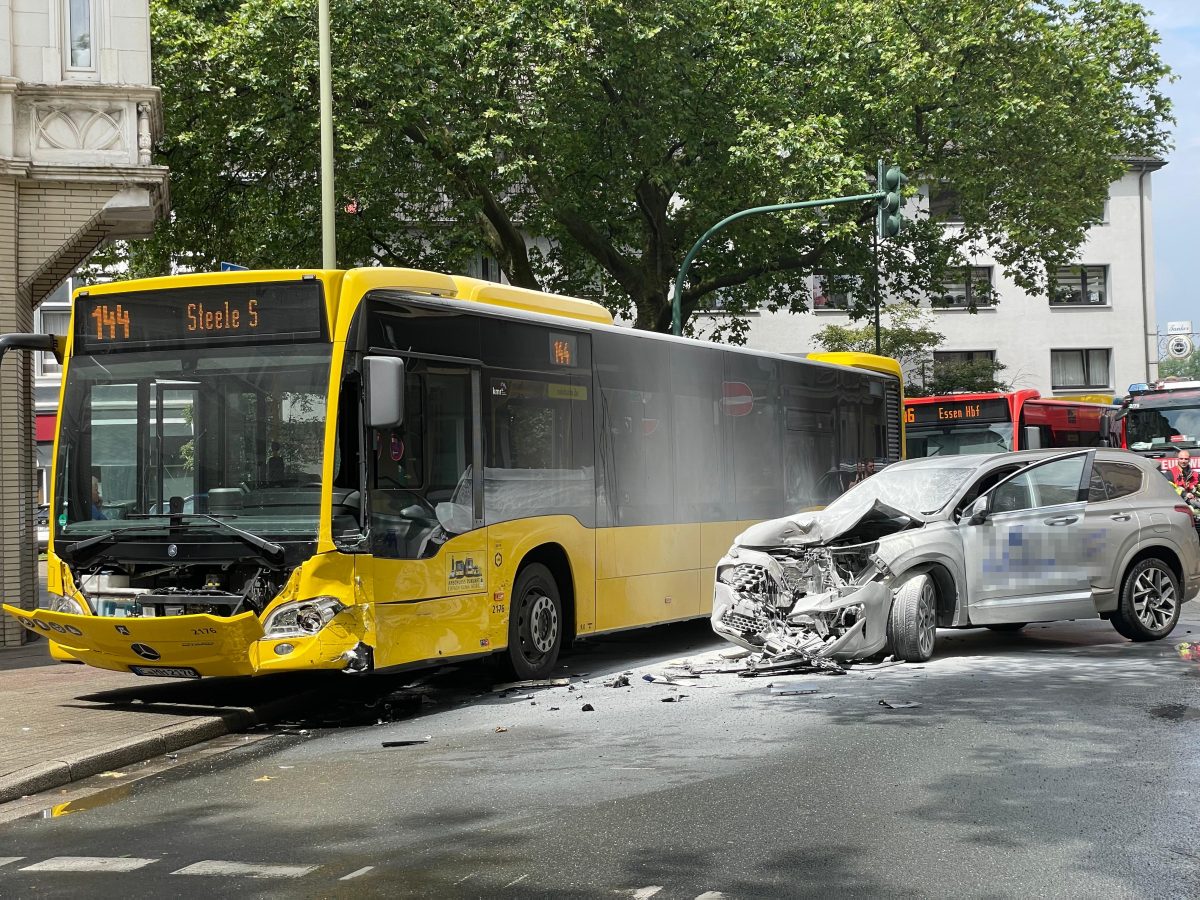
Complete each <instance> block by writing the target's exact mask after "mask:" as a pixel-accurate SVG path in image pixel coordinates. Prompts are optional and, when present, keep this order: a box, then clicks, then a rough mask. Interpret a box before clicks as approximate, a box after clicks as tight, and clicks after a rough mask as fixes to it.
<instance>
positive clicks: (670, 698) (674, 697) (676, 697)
mask: <svg viewBox="0 0 1200 900" xmlns="http://www.w3.org/2000/svg"><path fill="white" fill-rule="evenodd" d="M686 696H687V694H668V695H667V696H666V697H660V698H659V699H660V700H661V701H662V702H663V703H678V702H679V701H680V700H682V699H683V698H684V697H686Z"/></svg>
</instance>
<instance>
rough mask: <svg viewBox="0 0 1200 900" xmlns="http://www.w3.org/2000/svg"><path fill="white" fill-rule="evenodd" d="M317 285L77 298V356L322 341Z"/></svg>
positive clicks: (266, 285) (276, 284)
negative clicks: (121, 351)
mask: <svg viewBox="0 0 1200 900" xmlns="http://www.w3.org/2000/svg"><path fill="white" fill-rule="evenodd" d="M324 323H325V311H324V303H323V301H322V297H321V285H320V283H319V282H315V281H311V282H310V281H304V282H297V281H291V282H271V283H262V284H230V285H214V286H206V287H195V288H178V289H175V290H170V291H142V292H138V293H130V294H104V295H100V296H96V297H86V296H85V297H80V298H79V300H78V301H77V302H76V309H75V347H76V352H85V353H97V352H101V353H102V352H106V351H109V350H141V349H147V348H152V347H165V346H193V345H196V344H203V345H211V346H217V345H221V344H228V343H260V342H272V341H310V340H319V339H320V338H322V337H323V336H324V332H325V329H324Z"/></svg>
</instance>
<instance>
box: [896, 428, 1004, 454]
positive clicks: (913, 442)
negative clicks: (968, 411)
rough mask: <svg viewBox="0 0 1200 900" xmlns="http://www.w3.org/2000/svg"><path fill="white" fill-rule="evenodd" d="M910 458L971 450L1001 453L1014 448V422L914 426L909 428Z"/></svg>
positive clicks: (908, 445) (907, 442) (906, 433)
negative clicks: (930, 426) (937, 426)
mask: <svg viewBox="0 0 1200 900" xmlns="http://www.w3.org/2000/svg"><path fill="white" fill-rule="evenodd" d="M905 436H906V441H905V443H906V445H907V449H908V454H907V455H908V458H909V459H916V458H918V457H922V456H961V455H964V454H969V453H998V452H1001V451H1005V450H1011V449H1012V437H1013V427H1012V423H1011V422H993V423H991V424H985V423H982V422H980V423H976V424H971V425H949V426H945V427H941V428H914V427H913V426H911V425H910V426H909V427H908V429H907V431H906V432H905Z"/></svg>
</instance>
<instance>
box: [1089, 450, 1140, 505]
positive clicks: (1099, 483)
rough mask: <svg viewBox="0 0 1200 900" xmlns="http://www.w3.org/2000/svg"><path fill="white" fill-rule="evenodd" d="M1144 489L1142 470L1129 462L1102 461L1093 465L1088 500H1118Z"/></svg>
mask: <svg viewBox="0 0 1200 900" xmlns="http://www.w3.org/2000/svg"><path fill="white" fill-rule="evenodd" d="M1141 489H1142V470H1141V469H1139V468H1138V467H1137V466H1131V465H1129V464H1128V463H1115V462H1101V461H1100V460H1097V461H1096V462H1095V464H1094V465H1093V466H1092V479H1091V488H1090V490H1089V491H1088V500H1089V501H1091V502H1093V503H1095V502H1096V501H1098V500H1117V499H1119V498H1121V497H1127V496H1129V495H1130V494H1134V493H1137V492H1138V491H1140V490H1141Z"/></svg>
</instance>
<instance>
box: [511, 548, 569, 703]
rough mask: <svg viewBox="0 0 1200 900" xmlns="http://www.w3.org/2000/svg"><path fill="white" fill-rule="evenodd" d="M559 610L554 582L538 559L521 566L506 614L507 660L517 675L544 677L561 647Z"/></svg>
mask: <svg viewBox="0 0 1200 900" xmlns="http://www.w3.org/2000/svg"><path fill="white" fill-rule="evenodd" d="M562 639H563V612H562V600H561V599H560V598H559V593H558V583H557V582H555V580H554V576H553V575H552V574H551V573H550V570H549V569H547V568H546V567H545V566H543V565H541V564H540V563H531V564H530V565H528V566H525V568H523V569H521V571H520V573H519V574H518V575H517V581H516V584H515V585H513V592H512V603H511V604H510V606H509V616H508V661H509V664H510V665H511V666H512V670H513V674H514V675H516V676H517V678H521V679H528V678H545V677H546V676H547V675H549V674H550V673H551V672H552V671H553V669H554V663H555V662H557V661H558V651H559V649H560V648H561V647H562Z"/></svg>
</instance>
